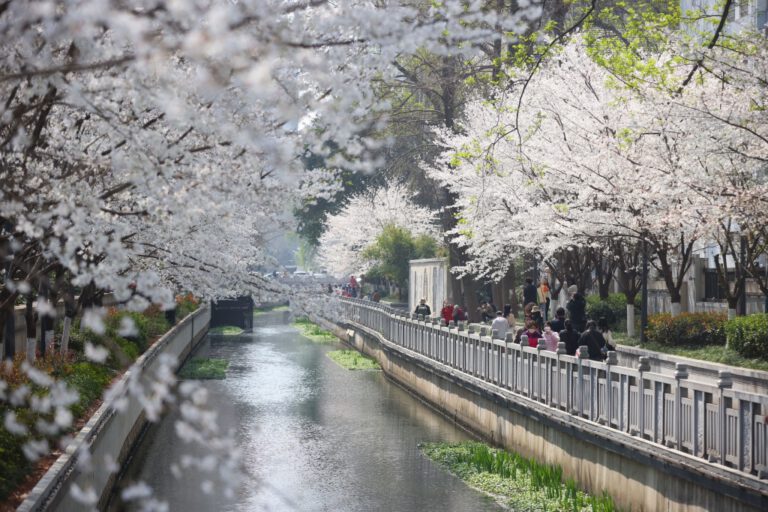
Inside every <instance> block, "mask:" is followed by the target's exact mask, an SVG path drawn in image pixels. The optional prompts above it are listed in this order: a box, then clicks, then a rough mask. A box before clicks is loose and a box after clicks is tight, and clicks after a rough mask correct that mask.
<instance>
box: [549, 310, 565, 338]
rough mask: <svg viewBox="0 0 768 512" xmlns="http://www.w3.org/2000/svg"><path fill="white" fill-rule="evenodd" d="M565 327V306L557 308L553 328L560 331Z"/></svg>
mask: <svg viewBox="0 0 768 512" xmlns="http://www.w3.org/2000/svg"><path fill="white" fill-rule="evenodd" d="M563 329H565V308H562V307H560V308H557V311H555V319H554V320H552V330H553V331H554V332H557V333H559V332H560V331H562V330H563Z"/></svg>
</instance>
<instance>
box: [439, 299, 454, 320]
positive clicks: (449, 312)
mask: <svg viewBox="0 0 768 512" xmlns="http://www.w3.org/2000/svg"><path fill="white" fill-rule="evenodd" d="M440 316H441V317H443V321H444V322H445V325H446V326H447V325H449V324H450V323H451V320H453V306H451V303H450V302H448V301H447V300H444V301H443V309H441V310H440Z"/></svg>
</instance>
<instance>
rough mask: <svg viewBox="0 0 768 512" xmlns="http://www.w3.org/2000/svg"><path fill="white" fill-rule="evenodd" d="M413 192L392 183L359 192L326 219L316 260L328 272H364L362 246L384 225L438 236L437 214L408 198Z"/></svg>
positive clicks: (335, 273)
mask: <svg viewBox="0 0 768 512" xmlns="http://www.w3.org/2000/svg"><path fill="white" fill-rule="evenodd" d="M411 195H412V194H411V193H409V192H408V189H407V188H406V187H404V186H402V185H397V184H393V185H390V186H387V187H384V188H380V189H375V190H372V191H369V192H366V193H362V194H359V195H357V196H355V197H353V198H352V199H350V201H349V203H348V204H347V206H346V207H344V208H343V209H342V211H341V212H339V214H337V215H333V216H331V217H330V218H329V219H328V225H327V228H326V231H325V233H323V235H322V236H321V237H320V246H319V250H318V260H319V261H320V263H321V265H322V266H323V267H324V268H325V269H326V270H328V271H329V272H330V273H332V274H333V275H336V276H339V277H341V276H349V275H354V274H357V275H359V274H361V273H365V271H366V270H367V269H368V268H369V266H370V262H369V261H367V260H366V259H365V257H364V255H363V250H364V249H365V248H367V247H368V246H370V245H371V244H372V243H374V242H375V240H376V238H377V237H378V236H379V235H380V234H381V233H382V232H383V230H384V228H385V227H386V226H396V227H399V228H404V229H407V230H409V231H410V232H411V234H413V235H429V236H432V237H437V236H438V234H439V231H438V227H437V215H436V214H435V212H432V211H430V210H429V209H428V208H424V207H422V206H417V205H416V204H415V203H414V202H413V201H411V200H409V197H410V196H411Z"/></svg>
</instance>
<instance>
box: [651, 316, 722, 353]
mask: <svg viewBox="0 0 768 512" xmlns="http://www.w3.org/2000/svg"><path fill="white" fill-rule="evenodd" d="M726 319H727V317H726V315H725V313H681V314H679V315H678V316H676V317H674V318H672V315H670V314H669V313H660V314H657V315H651V316H649V317H648V330H647V331H646V335H647V339H648V341H649V342H652V343H660V344H662V345H671V346H685V347H700V346H703V345H725V322H726Z"/></svg>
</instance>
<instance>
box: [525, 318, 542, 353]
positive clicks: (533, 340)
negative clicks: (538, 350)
mask: <svg viewBox="0 0 768 512" xmlns="http://www.w3.org/2000/svg"><path fill="white" fill-rule="evenodd" d="M523 334H525V335H527V336H528V346H529V347H537V346H538V345H539V340H540V339H541V331H540V330H539V326H538V325H536V322H534V321H533V320H529V321H528V322H527V323H526V324H525V332H524V333H523Z"/></svg>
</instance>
